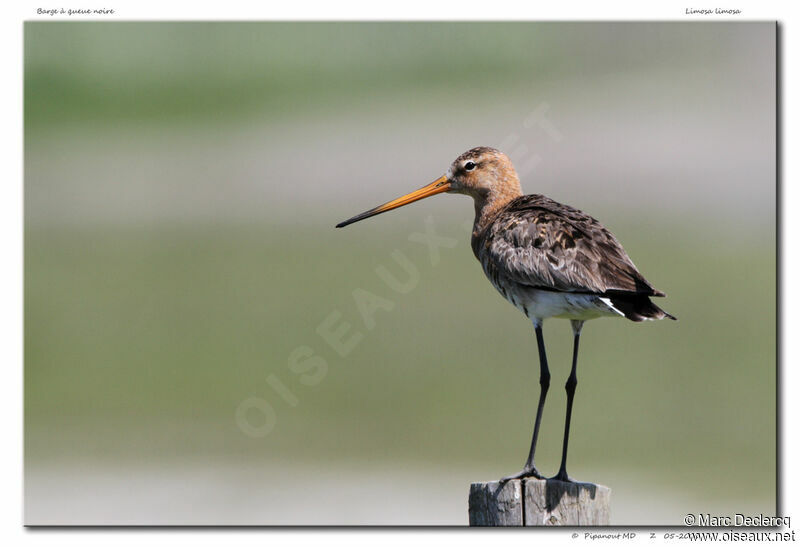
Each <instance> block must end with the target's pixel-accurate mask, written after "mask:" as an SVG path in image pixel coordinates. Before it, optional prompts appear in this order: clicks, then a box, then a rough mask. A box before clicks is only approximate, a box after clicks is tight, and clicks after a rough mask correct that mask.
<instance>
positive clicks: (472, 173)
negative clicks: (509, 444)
mask: <svg viewBox="0 0 800 547" xmlns="http://www.w3.org/2000/svg"><path fill="white" fill-rule="evenodd" d="M442 192H450V193H458V194H467V195H469V196H472V198H473V199H474V200H475V223H474V225H473V229H472V250H473V252H474V253H475V256H476V257H477V259H478V260H479V261H480V263H481V265H482V266H483V271H484V273H486V277H488V278H489V281H491V282H492V285H494V287H495V288H496V289H497V290H498V291H499V292H500V294H502V295H503V297H505V299H506V300H508V301H509V302H511V303H512V304H513V305H514V306H515V307H516V308H517V309H519V310H520V311H521V312H522V313H524V314H525V315H526V316H527V317H528V318H529V319H530V320H531V321H532V322H533V326H534V329H535V331H536V342H537V344H538V347H539V367H540V375H539V385H540V386H541V391H540V394H539V403H538V406H537V409H536V420H535V422H534V426H533V438H532V439H531V448H530V451H529V453H528V459H527V461H526V462H525V466H524V468H523V469H522V471H520V472H519V473H517V474H515V475H511V476H509V477H505V478H504V479H502V480H510V479H517V478H523V477H536V478H540V479H541V478H543V476H542V474H541V473H540V472H539V470H538V469H537V468H536V465H535V463H534V455H535V453H536V442H537V440H538V437H539V426H540V425H541V421H542V410H543V409H544V402H545V397H546V396H547V390H548V388H549V387H550V371H549V369H548V366H547V355H546V353H545V347H544V338H543V336H542V322H543V321H544V320H545V319H547V318H549V317H560V318H565V319H569V320H570V321H571V323H572V332H573V334H574V336H573V354H572V369H571V371H570V374H569V378H568V379H567V383H566V386H565V387H566V391H567V414H566V420H565V424H564V441H563V448H562V453H561V466H560V468H559V471H558V473H557V474H556V475H555V476H554V477H553V479H556V480H561V481H570V482H571V481H572V480H571V479H570V478H569V475H568V474H567V445H568V443H569V426H570V421H571V418H572V402H573V400H574V397H575V386H576V385H577V383H578V380H577V373H576V369H577V364H578V342H579V340H580V335H581V329H582V327H583V323H584V322H585V321H586V320H588V319H595V318H598V317H614V316H617V317H625V318H627V319H630V320H631V321H643V320H645V319H663V318H665V317H668V318H670V319H675V317H673V316H672V315H670V314H669V313H667V312H665V311H664V310H662V309H661V308H659V307H658V306H656V305H655V304H654V303H653V302H652V301H651V300H650V297H651V296H665V294H664V293H663V292H661V291H659V290H656V289H655V288H653V286H652V285H651V284H650V283H649V282H648V281H647V280H646V279H645V278H644V276H642V274H640V273H639V271H638V270H637V269H636V266H634V265H633V262H632V261H631V259H630V258H629V257H628V254H627V253H626V252H625V249H623V248H622V245H621V244H620V243H619V241H617V239H616V238H615V237H614V236H613V235H612V234H611V232H609V231H608V230H607V229H606V228H605V227H603V225H602V224H600V223H599V222H598V221H597V220H595V219H594V218H592V217H591V216H589V215H587V214H586V213H584V212H582V211H579V210H578V209H574V208H572V207H569V206H567V205H562V204H560V203H558V202H555V201H553V200H552V199H549V198H547V197H545V196H542V195H538V194H531V195H527V196H526V195H523V194H522V189H521V187H520V182H519V177H518V176H517V173H516V171H515V170H514V166H513V165H512V164H511V160H509V159H508V156H506V155H505V154H503V153H502V152H500V151H499V150H495V149H494V148H489V147H478V148H473V149H472V150H469V151H467V152H465V153H463V154H461V155H460V156H459V157H458V158H456V160H455V161H454V162H453V163H452V164H451V165H450V168H449V169H448V170H447V173H446V174H445V175H443V176H441V177H440V178H438V179H436V180H435V181H433V182H432V183H430V184H428V185H427V186H424V187H422V188H420V189H419V190H416V191H414V192H411V193H410V194H407V195H405V196H402V197H400V198H397V199H395V200H392V201H389V202H387V203H384V204H383V205H379V206H378V207H375V208H373V209H370V210H369V211H365V212H364V213H361V214H360V215H356V216H354V217H353V218H351V219H349V220H346V221H344V222H341V223H339V224H337V226H336V227H337V228H342V227H344V226H347V225H348V224H352V223H354V222H357V221H359V220H363V219H365V218H369V217H371V216H374V215H377V214H380V213H384V212H386V211H389V210H391V209H396V208H397V207H401V206H403V205H407V204H409V203H412V202H414V201H417V200H420V199H423V198H426V197H429V196H433V195H435V194H440V193H442Z"/></svg>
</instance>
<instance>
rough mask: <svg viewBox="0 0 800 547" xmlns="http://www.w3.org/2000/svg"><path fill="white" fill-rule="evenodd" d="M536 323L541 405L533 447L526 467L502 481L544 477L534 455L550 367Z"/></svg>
mask: <svg viewBox="0 0 800 547" xmlns="http://www.w3.org/2000/svg"><path fill="white" fill-rule="evenodd" d="M534 324H535V328H536V343H537V345H538V346H539V388H540V391H539V405H538V406H537V407H536V421H535V422H534V426H533V438H532V439H531V449H530V452H528V459H527V461H526V462H525V467H524V468H523V469H522V471H520V472H519V473H517V474H516V475H510V476H508V477H504V478H503V479H501V481H507V480H511V479H521V478H523V477H536V478H537V479H542V478H544V477H543V476H542V474H541V473H539V470H538V469H536V465H535V464H534V456H535V454H536V442H537V441H538V440H539V426H540V425H541V424H542V411H543V410H544V400H545V398H546V397H547V390H548V389H549V388H550V369H549V368H547V354H546V353H545V350H544V336H543V335H542V322H541V321H539V322H537V323H534Z"/></svg>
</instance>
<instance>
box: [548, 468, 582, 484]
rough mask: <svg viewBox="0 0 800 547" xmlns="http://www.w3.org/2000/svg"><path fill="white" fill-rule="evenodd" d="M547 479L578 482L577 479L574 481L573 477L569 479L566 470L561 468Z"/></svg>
mask: <svg viewBox="0 0 800 547" xmlns="http://www.w3.org/2000/svg"><path fill="white" fill-rule="evenodd" d="M547 480H549V481H561V482H578V481H576V480H574V479H571V478H570V477H569V475H567V472H566V471H565V470H563V469H562V470H561V471H559V472H558V474H557V475H555V476H554V477H550V478H549V479H547Z"/></svg>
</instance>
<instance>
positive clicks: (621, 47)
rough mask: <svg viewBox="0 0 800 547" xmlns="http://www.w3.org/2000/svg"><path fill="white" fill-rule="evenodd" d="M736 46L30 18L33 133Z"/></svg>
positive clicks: (632, 34) (704, 57) (602, 33)
mask: <svg viewBox="0 0 800 547" xmlns="http://www.w3.org/2000/svg"><path fill="white" fill-rule="evenodd" d="M576 34H577V35H580V36H583V37H584V40H583V41H575V40H572V39H570V37H571V36H575V35H576ZM665 36H666V37H669V40H670V42H671V43H672V46H671V47H670V48H664V47H662V45H661V42H660V40H661V38H662V37H665ZM678 36H680V37H682V38H683V39H678V40H675V39H676V37H678ZM738 39H740V35H739V33H738V30H737V29H736V27H735V25H717V26H714V27H708V26H706V27H705V28H704V29H702V30H701V29H700V28H699V27H698V26H697V25H691V24H673V25H671V26H669V27H665V26H664V25H659V24H652V25H651V24H644V23H643V24H639V25H620V26H619V27H618V30H617V31H616V32H608V28H603V27H602V26H597V25H587V24H583V23H539V24H535V23H519V24H508V23H369V24H367V23H337V24H330V23H328V24H326V23H283V22H281V23H251V24H242V23H201V22H198V23H125V22H119V23H102V24H98V23H56V24H53V23H46V22H44V23H43V22H32V23H27V24H26V26H25V120H26V124H28V128H29V129H33V128H36V129H41V128H46V127H47V126H49V125H52V124H58V123H63V122H82V123H89V124H92V123H98V122H99V123H104V122H107V121H108V120H109V119H110V118H114V119H117V120H119V121H126V122H135V123H142V122H143V121H148V122H154V121H155V122H161V123H163V122H167V123H176V122H180V121H184V122H186V121H188V122H198V121H206V122H207V121H214V122H220V121H225V122H229V121H231V120H232V119H237V118H241V117H244V116H247V115H248V114H250V113H251V112H252V111H253V110H254V109H257V110H259V111H266V112H269V113H270V115H271V116H273V117H277V118H285V117H292V116H297V115H303V116H308V115H309V114H312V113H314V112H330V111H331V109H333V108H335V107H336V105H341V104H353V103H355V104H360V105H361V106H362V108H363V109H364V111H365V112H370V110H371V107H370V105H371V103H373V101H374V100H375V97H376V96H388V97H396V98H397V100H399V101H401V102H402V103H409V102H417V101H419V100H420V99H422V98H423V97H425V96H427V95H429V94H431V93H445V94H446V93H448V92H450V93H452V92H453V91H454V90H457V93H459V94H460V93H463V92H464V91H465V90H468V89H473V90H482V91H484V92H486V91H493V90H494V91H496V90H497V89H498V88H503V87H507V86H513V85H518V84H520V83H529V82H530V81H531V78H532V77H535V79H536V80H537V81H539V82H542V81H547V80H548V79H551V78H554V77H559V76H560V77H564V76H566V77H577V76H580V77H585V76H586V74H591V73H594V74H604V73H608V72H609V70H611V71H619V70H637V69H638V70H642V69H649V68H650V67H653V66H658V67H659V69H661V70H663V69H669V68H670V67H671V66H673V65H675V63H676V62H679V63H680V64H681V65H686V63H687V62H688V63H689V64H695V65H696V66H698V67H703V66H705V65H706V64H707V63H717V62H718V61H719V60H722V59H725V58H726V57H727V55H728V53H727V49H726V48H727V45H728V44H730V43H732V42H733V41H735V40H738ZM676 47H678V48H681V49H683V50H684V51H685V57H683V58H680V57H677V56H676V55H675V53H676V52H675V51H674V48H676ZM698 50H701V51H702V54H701V55H700V57H698ZM695 59H697V60H695ZM373 115H380V112H373Z"/></svg>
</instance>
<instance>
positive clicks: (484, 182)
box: [336, 146, 522, 228]
mask: <svg viewBox="0 0 800 547" xmlns="http://www.w3.org/2000/svg"><path fill="white" fill-rule="evenodd" d="M443 192H450V193H457V194H466V195H469V196H472V197H473V198H474V199H475V203H476V204H482V203H485V202H487V201H494V200H495V199H496V198H509V199H511V198H514V197H516V196H520V195H522V190H521V188H520V184H519V177H517V172H516V171H515V170H514V166H513V165H512V164H511V160H510V159H508V156H506V155H505V154H503V153H502V152H500V151H499V150H495V149H494V148H489V147H488V146H479V147H477V148H473V149H471V150H467V151H466V152H464V153H463V154H461V155H460V156H458V157H457V158H456V159H455V161H453V163H451V164H450V167H449V168H448V169H447V173H445V174H444V175H442V176H441V177H439V178H438V179H436V180H435V181H433V182H431V183H430V184H428V185H426V186H423V187H422V188H420V189H419V190H415V191H413V192H411V193H410V194H406V195H404V196H401V197H399V198H397V199H394V200H392V201H388V202H386V203H384V204H383V205H379V206H377V207H374V208H372V209H370V210H369V211H364V212H363V213H361V214H360V215H356V216H354V217H352V218H350V219H348V220H345V221H344V222H340V223H339V224H337V225H336V227H337V228H343V227H345V226H347V225H348V224H353V223H354V222H358V221H359V220H364V219H365V218H369V217H371V216H375V215H379V214H381V213H385V212H386V211H391V210H392V209H397V208H398V207H402V206H403V205H408V204H409V203H413V202H415V201H419V200H421V199H423V198H427V197H430V196H434V195H436V194H441V193H443ZM504 201H506V200H504Z"/></svg>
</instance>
